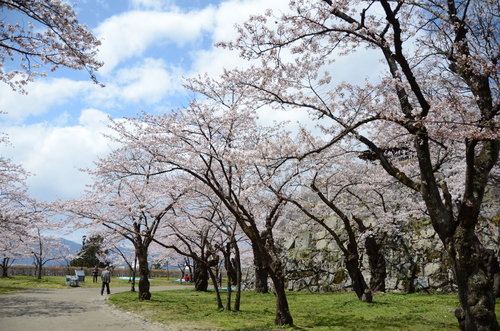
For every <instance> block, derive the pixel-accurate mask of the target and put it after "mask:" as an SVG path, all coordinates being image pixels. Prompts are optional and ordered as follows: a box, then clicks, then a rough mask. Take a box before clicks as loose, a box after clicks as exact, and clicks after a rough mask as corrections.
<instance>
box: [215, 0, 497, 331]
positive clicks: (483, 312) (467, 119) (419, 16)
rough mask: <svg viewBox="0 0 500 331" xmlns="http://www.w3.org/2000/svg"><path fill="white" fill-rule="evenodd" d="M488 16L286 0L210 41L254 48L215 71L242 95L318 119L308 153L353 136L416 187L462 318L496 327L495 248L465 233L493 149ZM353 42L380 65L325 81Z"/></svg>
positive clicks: (468, 326)
mask: <svg viewBox="0 0 500 331" xmlns="http://www.w3.org/2000/svg"><path fill="white" fill-rule="evenodd" d="M499 20H500V16H499V15H498V4H497V3H496V2H494V1H493V2H491V1H486V2H484V1H461V0H457V1H444V0H443V1H441V0H438V1H425V0H423V1H395V2H394V1H388V0H380V1H373V2H364V1H347V0H338V1H332V0H324V1H322V2H320V1H311V0H295V1H291V2H290V11H289V12H288V13H285V14H283V15H281V16H279V17H276V16H274V15H273V13H272V12H271V11H268V12H267V13H266V14H265V15H259V16H254V17H252V18H251V19H250V20H249V21H248V22H247V23H245V24H244V25H243V26H241V27H239V30H238V31H239V33H240V36H239V38H238V39H237V40H236V41H235V42H228V43H220V45H221V46H223V47H228V48H232V49H237V50H238V51H240V54H241V55H242V56H243V57H245V58H248V59H258V66H257V65H256V66H253V67H251V68H250V69H247V70H234V71H231V72H226V73H225V74H224V76H223V77H222V78H223V79H224V80H226V81H228V82H229V83H228V84H230V85H231V86H232V85H237V84H240V85H244V86H247V87H251V89H250V90H249V91H248V93H247V95H246V97H247V98H248V100H247V101H246V102H247V103H250V102H254V103H260V104H266V105H273V106H276V107H280V108H285V109H290V108H301V109H304V110H307V111H309V113H310V115H311V116H312V118H313V119H316V120H318V123H319V125H320V129H321V130H323V131H322V132H323V135H324V136H325V137H328V138H329V141H328V143H327V144H324V145H322V146H315V148H314V149H312V150H311V153H321V152H322V151H323V150H325V149H328V148H330V147H331V146H333V145H335V144H337V143H339V142H342V141H343V139H347V138H354V139H357V140H358V141H359V142H361V143H363V144H364V145H365V146H366V148H368V149H369V150H370V151H371V153H372V154H373V156H374V157H375V159H376V162H377V163H378V164H379V166H380V167H382V168H383V169H384V170H385V171H386V172H387V173H388V174H389V175H391V176H393V177H394V178H395V179H396V180H398V181H399V182H400V183H402V184H403V185H405V186H406V187H408V188H409V189H411V190H414V191H415V192H418V193H419V195H420V197H421V199H422V201H423V202H424V203H425V205H426V208H427V212H428V214H429V218H430V220H431V222H432V225H433V227H434V229H435V231H436V233H437V234H438V236H439V238H440V239H441V241H442V243H443V245H444V247H445V250H446V252H447V253H448V256H449V258H450V261H451V266H452V269H453V274H454V277H455V281H456V283H457V285H458V290H459V299H460V305H461V308H459V309H457V310H456V312H455V315H456V317H457V319H458V322H459V325H460V328H461V329H462V330H499V329H500V327H499V326H498V322H497V320H496V315H495V299H494V294H493V278H494V277H493V275H492V274H491V271H490V268H489V266H490V264H491V263H492V262H491V261H494V260H496V257H495V256H494V252H492V251H491V250H489V249H487V248H486V247H485V246H484V245H483V244H482V243H481V241H480V240H479V239H478V237H477V235H476V233H475V228H476V225H477V224H478V216H479V214H480V212H481V208H482V207H481V205H482V202H483V197H484V192H485V189H486V186H487V183H488V178H489V173H490V170H491V169H492V167H493V166H494V165H495V163H496V162H497V160H498V154H499V150H500V139H499V136H498V127H499V125H498V112H499V110H500V103H499V87H500V80H499V76H498V72H499V65H498V58H499V54H500V43H499V40H500V38H499V36H498V25H499V24H500V22H499ZM362 46H364V47H366V48H368V49H370V50H372V51H373V52H378V53H377V54H379V55H380V58H381V59H382V60H383V61H384V62H383V63H384V65H385V68H386V72H381V73H380V75H381V77H380V79H374V78H368V79H367V80H366V82H365V83H364V84H363V83H361V84H357V83H356V82H352V81H351V82H350V83H349V82H345V83H342V84H339V85H337V86H333V85H332V76H331V75H330V74H329V72H328V69H329V68H330V69H331V68H333V69H335V67H334V64H332V63H331V61H333V60H334V59H335V55H348V54H352V52H354V51H356V50H358V49H360V48H361V47H362ZM372 54H373V53H372ZM327 67H329V68H327ZM322 72H324V74H322ZM393 148H399V149H400V150H402V149H407V151H408V152H407V155H408V163H410V164H412V165H413V169H414V171H415V173H416V174H417V175H418V177H413V176H412V175H413V174H414V173H408V172H405V171H404V170H403V169H402V167H401V164H400V163H398V162H396V161H395V160H392V159H391V158H389V157H387V154H386V153H385V151H387V150H391V149H393ZM450 154H452V155H453V159H450V156H449V155H450ZM452 161H453V162H452ZM496 263H498V261H497V262H496Z"/></svg>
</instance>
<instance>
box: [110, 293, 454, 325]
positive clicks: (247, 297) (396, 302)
mask: <svg viewBox="0 0 500 331" xmlns="http://www.w3.org/2000/svg"><path fill="white" fill-rule="evenodd" d="M153 291H154V289H153ZM288 299H289V305H290V311H291V313H292V316H293V318H294V326H293V327H287V328H288V329H291V330H317V331H326V330H328V331H330V330H363V331H368V330H412V331H419V330H422V331H424V330H425V331H429V330H458V324H457V320H456V319H455V316H454V315H453V314H452V313H450V312H448V308H453V307H457V306H458V299H457V296H456V295H427V294H412V295H402V294H379V295H376V296H375V297H374V303H372V304H366V303H362V302H360V301H359V300H358V299H357V298H356V296H355V294H354V293H299V292H289V293H288ZM108 300H109V302H111V303H112V304H114V305H115V306H116V307H118V308H120V309H122V310H125V311H129V312H133V313H135V314H138V315H141V316H144V317H145V318H147V319H150V320H154V321H155V322H158V323H162V324H165V325H168V326H170V327H174V328H175V327H177V328H180V327H181V326H182V327H184V328H186V329H188V328H190V327H191V328H197V329H202V330H241V331H243V330H277V329H280V328H278V327H275V326H274V317H275V300H274V295H273V294H257V293H253V292H244V293H243V297H242V307H241V311H240V312H230V311H218V310H217V309H216V308H217V304H216V300H215V295H214V293H211V292H209V293H200V292H194V291H192V290H174V291H163V292H153V295H152V300H150V301H142V302H141V301H139V300H138V299H137V294H136V293H131V292H124V293H118V294H114V295H111V297H110V298H109V299H108ZM223 301H224V299H223ZM281 329H283V328H281Z"/></svg>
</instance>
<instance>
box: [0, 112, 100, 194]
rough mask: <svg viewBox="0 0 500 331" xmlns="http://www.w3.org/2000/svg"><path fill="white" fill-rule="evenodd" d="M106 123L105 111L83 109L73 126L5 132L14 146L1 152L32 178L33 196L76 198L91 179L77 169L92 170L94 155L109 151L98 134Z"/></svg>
mask: <svg viewBox="0 0 500 331" xmlns="http://www.w3.org/2000/svg"><path fill="white" fill-rule="evenodd" d="M107 120H108V119H107V114H105V113H104V112H102V111H100V110H97V109H86V110H83V111H82V113H81V116H80V118H79V125H75V126H67V127H54V126H49V125H47V124H41V123H40V124H34V125H27V126H16V127H10V128H8V129H7V130H6V132H7V133H8V134H9V135H10V137H11V142H12V144H13V146H15V147H11V146H7V147H6V146H0V153H1V154H2V155H3V156H5V157H11V158H12V160H13V162H14V163H17V164H22V165H23V166H24V168H25V169H26V170H28V171H29V172H31V173H32V174H33V175H35V176H32V177H30V178H29V180H28V185H29V187H30V192H31V195H32V196H33V197H35V198H38V199H41V200H53V199H55V198H57V197H59V198H75V197H79V196H80V195H81V193H82V192H83V190H84V187H85V184H87V183H88V182H89V179H90V178H89V177H88V175H87V174H85V173H82V172H80V171H79V170H78V168H85V167H92V166H93V161H94V160H95V159H96V156H99V155H100V156H104V155H106V154H107V153H108V152H109V150H110V147H109V146H108V144H109V141H108V139H106V138H105V137H103V136H102V134H101V132H105V131H106V130H107V127H106V125H105V122H107Z"/></svg>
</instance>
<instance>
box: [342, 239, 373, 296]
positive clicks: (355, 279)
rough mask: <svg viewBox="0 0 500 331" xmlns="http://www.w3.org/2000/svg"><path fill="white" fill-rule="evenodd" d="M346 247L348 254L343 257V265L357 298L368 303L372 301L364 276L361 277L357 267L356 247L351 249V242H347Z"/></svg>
mask: <svg viewBox="0 0 500 331" xmlns="http://www.w3.org/2000/svg"><path fill="white" fill-rule="evenodd" d="M347 248H348V251H349V254H347V256H346V257H345V262H346V263H345V265H346V268H347V272H348V273H349V277H351V281H352V287H353V290H354V292H355V293H356V295H357V296H358V299H359V300H361V301H363V302H368V303H370V302H372V295H371V291H370V289H369V288H368V285H366V281H365V277H363V274H362V273H361V269H360V268H359V255H358V253H357V249H353V248H352V245H351V244H348V245H347Z"/></svg>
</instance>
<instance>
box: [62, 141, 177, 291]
mask: <svg viewBox="0 0 500 331" xmlns="http://www.w3.org/2000/svg"><path fill="white" fill-rule="evenodd" d="M156 162H157V161H156V160H155V159H152V158H150V157H149V156H148V155H146V154H144V153H138V152H137V151H134V150H131V149H128V148H127V147H122V148H119V149H117V150H115V151H113V152H111V153H110V155H108V157H106V158H103V159H101V160H100V161H99V162H98V163H97V164H96V165H97V167H96V169H95V170H88V171H89V172H90V173H91V174H92V175H93V177H94V184H93V185H92V187H91V189H90V190H88V192H87V193H86V194H85V196H83V197H82V198H80V199H75V200H70V201H64V202H61V206H60V207H59V208H60V209H61V210H65V211H66V212H67V213H68V215H69V218H70V219H71V220H73V221H75V223H76V227H81V228H85V227H90V228H94V227H96V226H97V227H103V228H105V229H107V231H109V232H112V233H115V234H119V235H120V236H121V237H123V239H125V240H127V241H129V242H130V243H131V244H132V245H133V246H134V249H135V255H136V256H137V260H138V263H139V274H140V280H139V293H138V295H139V299H141V300H149V299H150V298H151V292H150V283H149V279H148V276H149V262H148V249H149V246H150V244H151V243H152V242H153V239H154V237H155V235H156V233H157V230H158V227H159V226H160V223H161V222H163V221H164V219H165V218H167V217H168V216H169V213H171V212H172V211H173V208H174V205H175V203H176V202H177V200H178V199H179V197H180V196H182V195H183V192H182V186H181V187H177V186H179V185H178V183H177V182H176V180H175V179H171V178H169V177H168V176H166V175H165V176H160V175H158V167H157V165H156ZM162 173H163V172H162ZM153 174H155V175H156V176H153ZM78 220H81V221H78ZM85 220H91V222H86V221H85ZM104 239H106V238H104Z"/></svg>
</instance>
